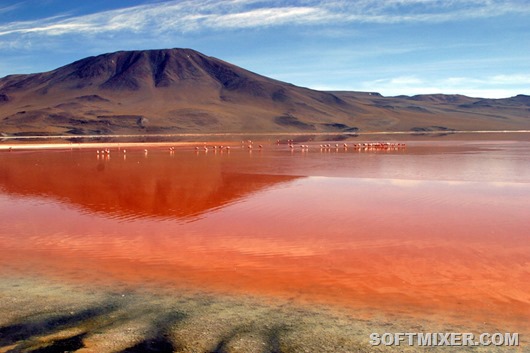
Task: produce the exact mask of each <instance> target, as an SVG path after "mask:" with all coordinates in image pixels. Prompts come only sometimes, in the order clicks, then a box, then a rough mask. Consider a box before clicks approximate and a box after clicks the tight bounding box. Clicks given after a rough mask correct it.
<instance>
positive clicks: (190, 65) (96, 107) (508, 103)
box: [0, 49, 530, 135]
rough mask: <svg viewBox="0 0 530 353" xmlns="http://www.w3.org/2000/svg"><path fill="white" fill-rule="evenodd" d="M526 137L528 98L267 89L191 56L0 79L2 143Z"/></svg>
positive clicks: (120, 57) (87, 64) (151, 53)
mask: <svg viewBox="0 0 530 353" xmlns="http://www.w3.org/2000/svg"><path fill="white" fill-rule="evenodd" d="M516 129H530V97H529V96H524V95H519V96H517V97H512V98H507V99H481V98H470V97H465V96H460V95H442V94H436V95H419V96H413V97H408V96H399V97H383V96H381V95H379V94H377V93H363V92H321V91H316V90H311V89H307V88H302V87H297V86H294V85H292V84H288V83H285V82H281V81H277V80H273V79H270V78H267V77H264V76H261V75H258V74H256V73H253V72H250V71H247V70H245V69H242V68H240V67H237V66H235V65H232V64H229V63H227V62H224V61H222V60H219V59H216V58H212V57H209V56H206V55H204V54H201V53H199V52H196V51H194V50H191V49H167V50H148V51H121V52H116V53H110V54H103V55H99V56H96V57H89V58H86V59H82V60H79V61H76V62H74V63H72V64H69V65H66V66H63V67H60V68H58V69H56V70H53V71H49V72H44V73H37V74H30V75H11V76H7V77H4V78H1V79H0V133H2V134H23V135H33V134H38V135H42V134H76V135H79V134H131V133H132V134H145V133H186V132H198V133H209V132H287V131H306V132H322V131H330V132H332V131H333V132H340V131H342V132H352V131H357V130H360V131H409V130H413V131H439V130H443V131H448V130H449V131H450V130H516Z"/></svg>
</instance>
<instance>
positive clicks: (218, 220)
mask: <svg viewBox="0 0 530 353" xmlns="http://www.w3.org/2000/svg"><path fill="white" fill-rule="evenodd" d="M529 209H530V143H525V142H518V143H511V142H502V141H500V142H499V141H498V142H489V143H488V142H482V143H478V142H469V143H465V142H462V141H460V142H452V143H443V142H440V143H434V142H424V143H415V144H414V143H412V144H409V146H408V148H407V149H406V150H401V151H390V152H389V151H386V152H381V151H365V152H359V151H352V150H348V151H345V150H342V149H340V150H333V151H324V152H320V151H319V149H316V148H315V149H312V150H310V151H309V152H301V151H296V152H290V151H289V150H288V149H284V148H282V147H280V148H278V147H272V146H271V147H270V148H268V149H265V150H264V151H262V152H257V151H254V152H252V153H249V152H247V151H238V150H233V151H232V152H230V153H223V154H220V153H217V154H213V153H208V154H205V153H202V152H201V153H198V154H197V153H195V152H194V151H192V150H187V149H182V150H178V151H176V152H175V153H171V154H170V153H168V152H167V151H150V153H149V155H148V156H146V155H144V153H143V151H142V152H140V151H129V152H128V154H127V156H126V157H124V156H123V155H122V154H118V153H117V152H113V153H112V154H111V158H110V159H108V158H103V157H101V158H97V157H96V154H95V153H94V151H73V152H70V151H68V152H25V153H23V152H20V153H18V152H17V153H7V152H6V153H2V154H0V219H2V223H1V224H0V252H1V253H2V257H1V258H0V265H1V269H0V275H8V274H10V275H11V274H17V275H39V276H43V277H50V278H54V279H59V280H64V281H77V282H82V283H87V284H96V285H103V286H112V285H113V284H116V283H120V284H123V283H126V284H128V285H131V286H144V287H152V288H156V287H168V286H169V287H186V288H197V289H200V290H208V291H218V292H223V293H236V294H242V293H249V294H252V295H265V296H268V297H270V296H272V297H275V296H278V297H281V298H291V299H293V300H295V301H299V302H304V303H307V302H318V303H328V304H333V305H338V306H343V307H351V308H357V309H359V308H362V309H363V310H366V311H372V312H374V311H375V312H394V313H408V314H411V315H417V316H418V317H422V316H428V315H438V316H441V317H452V318H456V319H457V318H460V319H462V320H464V321H465V320H472V321H486V320H487V321H488V322H492V321H493V322H499V323H503V324H505V325H506V326H505V327H507V328H511V329H513V330H514V331H516V330H519V331H522V330H526V329H527V327H526V325H527V324H526V318H528V317H530V231H529V229H530V228H529V225H530V223H529V220H528V219H529V215H530V213H529ZM0 278H1V277H0ZM523 326H524V327H523Z"/></svg>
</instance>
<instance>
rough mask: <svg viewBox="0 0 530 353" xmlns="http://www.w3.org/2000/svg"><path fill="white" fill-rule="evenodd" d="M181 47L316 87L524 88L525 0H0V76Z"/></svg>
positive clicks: (529, 78)
mask: <svg viewBox="0 0 530 353" xmlns="http://www.w3.org/2000/svg"><path fill="white" fill-rule="evenodd" d="M159 48H192V49H195V50H198V51H200V52H202V53H204V54H206V55H210V56H214V57H217V58H220V59H223V60H225V61H228V62H231V63H233V64H236V65H238V66H241V67H244V68H246V69H249V70H251V71H254V72H257V73H259V74H262V75H265V76H269V77H272V78H276V79H279V80H282V81H286V82H290V83H293V84H296V85H299V86H304V87H310V88H315V89H322V90H355V91H376V92H380V93H382V94H383V95H386V96H392V95H399V94H406V95H413V94H423V93H447V94H465V95H469V96H475V97H491V98H502V97H509V96H514V95H516V94H530V0H349V1H348V0H329V1H324V0H299V1H293V0H290V1H289V0H271V1H260V0H176V1H164V0H160V1H143V0H120V1H118V0H91V1H72V0H22V1H13V0H0V77H3V76H6V75H8V74H13V73H33V72H41V71H48V70H52V69H55V68H57V67H59V66H62V65H66V64H68V63H70V62H72V61H75V60H78V59H81V58H84V57H87V56H91V55H98V54H102V53H106V52H113V51H118V50H135V49H159Z"/></svg>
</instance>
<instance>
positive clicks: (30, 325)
mask: <svg viewBox="0 0 530 353" xmlns="http://www.w3.org/2000/svg"><path fill="white" fill-rule="evenodd" d="M116 309H117V306H116V305H114V304H109V305H103V306H96V307H92V308H87V309H84V310H81V311H79V312H77V313H74V314H63V315H59V316H51V317H46V318H41V319H37V320H31V318H28V319H27V320H26V321H24V322H20V323H14V324H12V325H8V326H4V327H0V347H4V346H9V345H12V344H15V343H16V342H19V341H24V340H28V339H31V338H33V337H36V336H41V335H46V334H51V333H53V332H56V331H59V330H63V329H67V328H71V327H76V326H79V325H81V324H82V323H84V322H86V321H88V320H91V319H94V318H96V317H98V316H102V315H108V314H109V313H111V312H112V311H114V310H116Z"/></svg>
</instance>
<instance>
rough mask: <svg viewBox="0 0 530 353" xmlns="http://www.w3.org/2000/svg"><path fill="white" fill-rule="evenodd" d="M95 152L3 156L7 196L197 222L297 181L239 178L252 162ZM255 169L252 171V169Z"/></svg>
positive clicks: (0, 177)
mask: <svg viewBox="0 0 530 353" xmlns="http://www.w3.org/2000/svg"><path fill="white" fill-rule="evenodd" d="M113 153H114V154H112V155H111V157H107V156H103V155H102V156H101V157H99V156H96V154H95V151H82V152H80V151H73V152H56V153H49V152H48V153H39V152H34V153H17V154H16V155H15V154H14V153H13V154H2V155H0V190H2V191H3V192H5V193H7V194H12V195H23V196H44V197H50V198H54V199H56V200H59V201H60V202H66V203H70V204H74V205H78V206H81V207H82V208H83V209H86V210H89V211H90V212H97V213H105V214H107V215H111V216H113V217H126V218H129V217H130V218H137V217H163V218H176V219H190V218H193V217H196V216H198V215H200V214H202V213H204V212H206V211H208V210H212V209H215V208H219V207H222V206H224V205H227V204H230V203H233V202H237V200H239V199H241V198H243V197H244V196H246V195H249V194H252V193H255V192H258V191H260V190H263V189H265V188H268V187H271V186H273V185H276V184H278V183H283V182H288V181H292V180H294V179H297V178H298V177H296V176H289V175H267V174H265V175H264V174H258V173H255V174H253V172H254V171H253V170H252V169H248V168H247V170H245V171H244V173H236V172H232V171H231V170H234V168H231V167H230V166H233V165H234V164H237V163H238V162H239V160H240V159H241V158H248V156H246V155H239V156H230V155H228V154H225V155H204V154H201V155H196V154H195V153H193V152H191V151H179V152H177V153H171V154H168V153H165V152H164V151H153V152H151V153H149V155H148V156H146V155H145V154H144V152H143V151H141V152H140V151H129V153H128V154H127V155H125V154H123V153H121V152H120V153H119V154H118V152H117V151H116V152H113ZM251 165H252V164H250V166H251Z"/></svg>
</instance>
